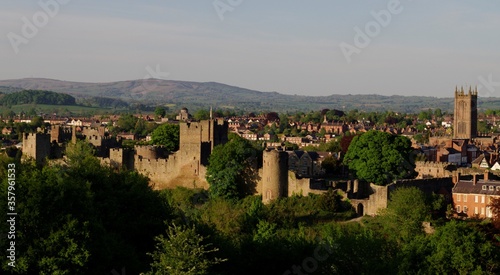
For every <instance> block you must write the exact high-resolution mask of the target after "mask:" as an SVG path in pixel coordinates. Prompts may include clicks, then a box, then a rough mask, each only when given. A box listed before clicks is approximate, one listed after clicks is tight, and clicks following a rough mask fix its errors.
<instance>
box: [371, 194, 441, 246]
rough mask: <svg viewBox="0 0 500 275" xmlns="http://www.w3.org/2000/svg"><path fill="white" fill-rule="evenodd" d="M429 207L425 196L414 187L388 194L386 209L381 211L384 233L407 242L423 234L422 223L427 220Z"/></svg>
mask: <svg viewBox="0 0 500 275" xmlns="http://www.w3.org/2000/svg"><path fill="white" fill-rule="evenodd" d="M430 211H431V207H430V205H429V203H428V199H427V198H426V196H425V194H424V193H423V192H422V191H421V190H420V189H418V188H416V187H408V188H399V189H396V190H395V191H394V192H392V193H391V194H390V201H389V203H388V204H387V208H386V209H384V210H382V211H381V218H382V219H383V220H384V227H385V228H386V230H387V231H386V232H388V233H391V234H393V237H395V238H396V239H398V240H404V241H408V240H410V239H411V238H413V237H414V236H416V235H419V234H422V233H423V227H422V222H424V221H425V220H429V218H430Z"/></svg>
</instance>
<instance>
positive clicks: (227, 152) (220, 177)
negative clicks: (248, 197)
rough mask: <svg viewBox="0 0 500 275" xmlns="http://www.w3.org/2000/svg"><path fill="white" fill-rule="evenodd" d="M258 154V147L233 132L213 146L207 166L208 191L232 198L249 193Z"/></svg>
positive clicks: (255, 178)
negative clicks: (222, 142)
mask: <svg viewBox="0 0 500 275" xmlns="http://www.w3.org/2000/svg"><path fill="white" fill-rule="evenodd" d="M261 156H262V150H261V149H260V148H257V147H256V146H254V145H253V144H252V143H251V142H250V141H248V140H246V139H243V138H241V137H239V136H237V135H231V136H230V138H229V142H227V143H226V144H223V145H218V146H216V147H215V148H214V150H213V152H212V154H211V155H210V158H209V165H208V167H207V181H208V183H209V184H210V189H209V191H210V195H211V196H213V197H223V198H228V199H234V198H238V197H243V196H244V195H245V194H247V193H253V191H255V188H256V182H257V177H258V173H257V171H256V169H255V168H256V167H255V166H256V164H257V163H258V160H259V159H260V158H261Z"/></svg>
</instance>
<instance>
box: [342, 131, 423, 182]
mask: <svg viewBox="0 0 500 275" xmlns="http://www.w3.org/2000/svg"><path fill="white" fill-rule="evenodd" d="M411 152H412V148H411V142H410V140H409V139H408V138H406V137H403V136H399V135H391V134H389V133H386V132H380V131H375V130H371V131H368V132H366V133H364V134H362V135H360V136H356V137H354V139H353V140H352V142H351V144H350V145H349V149H348V150H347V153H346V154H345V156H344V164H345V165H347V166H348V167H349V169H350V171H351V172H353V173H354V174H355V176H356V177H358V178H359V179H362V180H366V181H368V182H372V183H374V184H377V185H386V184H388V183H390V182H392V181H394V180H397V179H403V178H410V177H412V176H413V174H414V165H413V164H412V163H410V153H411Z"/></svg>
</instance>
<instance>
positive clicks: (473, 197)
mask: <svg viewBox="0 0 500 275" xmlns="http://www.w3.org/2000/svg"><path fill="white" fill-rule="evenodd" d="M452 194H453V205H454V208H455V211H456V212H457V214H458V215H459V216H462V217H468V218H491V217H492V216H493V213H492V211H491V208H490V207H488V205H489V204H490V203H491V200H492V198H500V181H496V180H490V179H489V177H488V172H487V171H486V172H485V173H484V178H483V179H482V180H481V179H477V175H473V178H472V180H460V179H459V176H458V178H457V182H456V183H455V186H454V187H453V189H452Z"/></svg>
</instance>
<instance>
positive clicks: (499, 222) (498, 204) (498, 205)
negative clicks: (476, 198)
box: [488, 197, 500, 229]
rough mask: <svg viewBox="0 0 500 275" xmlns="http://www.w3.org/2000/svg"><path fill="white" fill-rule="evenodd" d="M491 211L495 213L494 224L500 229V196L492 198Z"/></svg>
mask: <svg viewBox="0 0 500 275" xmlns="http://www.w3.org/2000/svg"><path fill="white" fill-rule="evenodd" d="M488 207H490V209H491V212H492V213H493V225H495V227H496V228H497V229H500V198H493V197H492V198H491V201H490V204H489V205H488Z"/></svg>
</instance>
